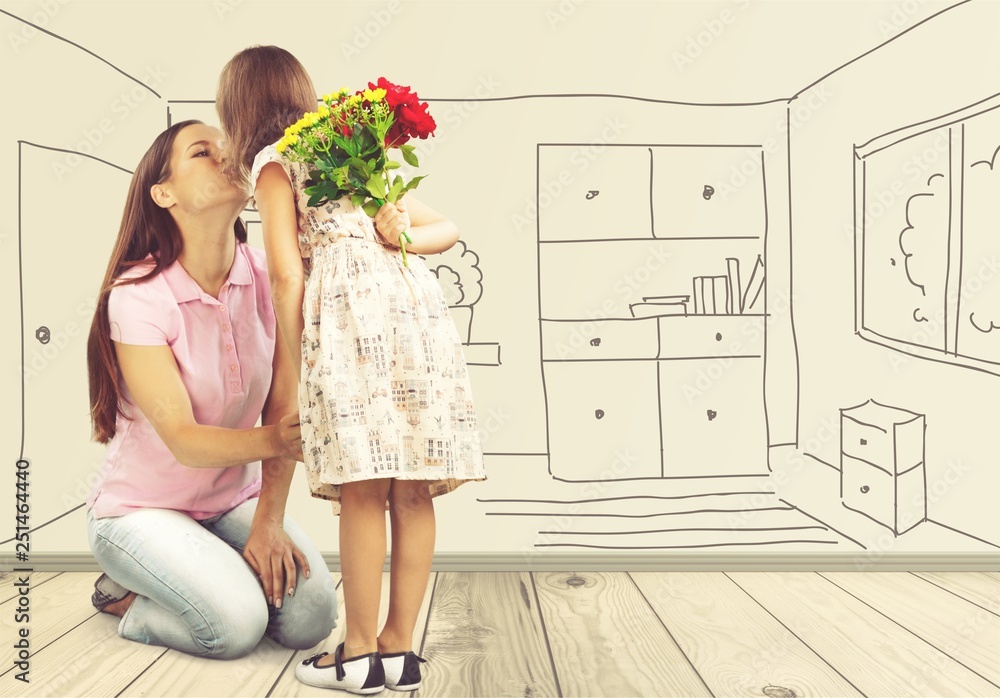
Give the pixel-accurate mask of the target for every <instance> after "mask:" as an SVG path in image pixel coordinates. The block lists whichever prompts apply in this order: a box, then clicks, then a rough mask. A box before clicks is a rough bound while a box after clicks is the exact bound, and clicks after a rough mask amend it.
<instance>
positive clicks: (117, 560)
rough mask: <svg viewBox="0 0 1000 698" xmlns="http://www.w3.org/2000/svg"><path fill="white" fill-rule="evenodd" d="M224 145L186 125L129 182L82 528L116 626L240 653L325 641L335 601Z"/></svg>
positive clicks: (93, 389) (94, 334) (99, 591)
mask: <svg viewBox="0 0 1000 698" xmlns="http://www.w3.org/2000/svg"><path fill="white" fill-rule="evenodd" d="M221 139H222V134H221V133H220V132H219V131H218V129H215V128H212V127H210V126H206V125H205V124H203V123H201V122H198V121H185V122H181V123H178V124H175V125H173V126H171V127H170V128H168V129H167V130H166V131H164V132H163V133H161V134H160V135H159V136H158V137H157V139H156V140H155V141H154V142H153V145H152V146H151V147H150V149H149V150H148V151H147V152H146V154H145V155H144V156H143V158H142V160H141V161H140V162H139V165H138V167H137V168H136V171H135V174H134V175H133V177H132V183H131V186H130V188H129V193H128V198H127V200H126V204H125V213H124V216H123V218H122V224H121V228H120V230H119V233H118V240H117V242H116V244H115V248H114V251H113V253H112V255H111V262H110V264H109V265H108V270H107V273H106V275H105V279H104V285H103V286H102V290H101V295H100V297H99V301H98V306H97V311H96V313H95V316H94V322H93V325H92V327H91V330H90V337H89V340H88V351H87V363H88V368H89V372H90V403H91V418H92V421H93V426H94V436H95V438H96V440H97V441H99V442H101V443H106V444H108V452H107V456H106V458H105V461H104V466H103V472H102V478H101V480H100V481H99V482H98V483H97V484H96V485H95V486H94V489H93V490H92V491H91V492H90V495H89V496H88V498H87V508H88V509H87V511H88V513H87V522H88V535H89V540H90V546H91V549H92V550H93V552H94V555H95V556H96V558H97V561H98V563H99V564H100V566H101V568H102V569H103V570H105V574H102V575H101V577H100V578H99V579H98V580H97V582H96V583H95V587H96V589H95V592H94V597H93V602H94V605H95V607H97V608H98V610H101V611H104V612H107V613H111V614H113V615H116V616H119V617H121V621H120V622H119V626H118V633H119V635H120V636H122V637H124V638H126V639H130V640H135V641H137V642H143V643H146V644H154V645H162V646H166V647H171V648H173V649H177V650H180V651H183V652H188V653H190V654H196V655H202V656H209V657H216V658H235V657H240V656H243V655H245V654H247V653H249V652H250V651H252V650H253V649H254V647H256V645H257V643H258V642H259V641H260V639H261V638H262V636H263V635H264V634H265V633H266V634H267V635H269V636H270V637H272V638H273V639H274V640H276V641H277V642H279V643H281V644H282V645H284V646H286V647H291V648H296V649H304V648H308V647H312V646H314V645H316V644H317V643H318V642H320V641H321V640H323V639H324V638H325V637H327V636H328V635H329V634H330V631H331V630H332V629H333V627H335V625H336V619H337V602H336V593H335V590H334V586H333V582H332V580H331V578H330V574H329V570H328V568H327V566H326V564H325V562H324V561H323V558H322V556H321V555H320V553H319V552H318V550H317V549H316V547H315V546H314V545H313V544H312V543H311V541H310V540H309V539H308V538H307V537H306V535H305V534H304V533H303V532H302V530H301V529H300V528H299V527H298V526H297V525H296V524H295V523H294V522H293V521H292V520H291V519H289V518H287V517H285V514H284V509H285V500H286V498H287V496H288V487H289V484H290V482H291V478H292V474H293V471H294V468H295V462H296V460H301V458H302V454H301V435H300V431H299V426H298V414H297V394H296V390H297V388H296V378H295V368H294V365H293V364H292V363H291V358H290V357H289V356H288V354H287V349H285V347H284V345H283V344H281V343H275V341H274V340H275V318H274V310H273V308H272V305H271V297H270V288H269V284H268V279H267V272H266V261H265V259H264V255H263V253H262V252H261V251H260V250H256V249H253V248H251V247H248V246H247V245H246V229H245V228H244V227H243V223H242V221H240V219H239V213H240V211H241V210H242V208H243V206H244V204H245V202H246V200H247V195H246V193H245V192H242V191H240V190H239V189H238V188H236V187H235V186H233V185H232V184H231V183H230V182H229V181H228V180H227V179H226V178H225V177H224V176H223V175H222V174H221V173H220V172H219V161H220V149H221ZM258 418H260V419H261V424H262V426H260V427H255V426H254V425H255V424H256V423H257V420H258ZM258 461H262V464H261V463H260V462H258ZM241 554H242V558H241ZM296 563H297V564H298V566H299V567H301V573H300V572H299V571H298V570H297V569H296Z"/></svg>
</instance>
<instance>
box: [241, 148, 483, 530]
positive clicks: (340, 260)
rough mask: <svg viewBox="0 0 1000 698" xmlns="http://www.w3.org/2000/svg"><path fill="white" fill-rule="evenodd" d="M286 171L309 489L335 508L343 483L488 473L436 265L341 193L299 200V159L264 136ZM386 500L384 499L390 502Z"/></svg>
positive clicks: (445, 487) (453, 482) (446, 481)
mask: <svg viewBox="0 0 1000 698" xmlns="http://www.w3.org/2000/svg"><path fill="white" fill-rule="evenodd" d="M269 162H277V163H280V164H281V166H282V167H283V168H284V170H285V172H286V173H287V174H288V178H289V180H290V181H291V183H292V189H293V192H294V196H295V203H296V208H297V211H298V223H299V229H298V244H299V252H300V254H301V256H302V258H303V259H302V261H303V265H304V267H305V273H306V281H305V296H304V298H303V303H302V310H303V315H304V318H305V326H304V329H303V332H302V377H301V380H300V382H299V412H300V419H301V424H302V453H303V455H304V457H305V465H306V473H307V476H308V481H309V489H310V491H311V492H312V496H314V497H318V498H321V499H328V500H330V501H332V502H333V509H334V513H335V514H339V513H340V503H339V502H340V485H341V484H343V483H345V482H355V481H358V480H370V479H372V478H386V477H392V478H399V479H404V480H426V481H427V488H428V491H429V493H430V495H431V496H432V497H436V496H438V495H441V494H445V493H447V492H451V491H452V490H454V489H455V488H457V487H458V486H459V485H461V484H462V483H464V482H467V481H469V480H486V479H487V478H486V470H485V467H484V465H483V453H482V446H481V445H480V440H479V429H478V426H477V424H476V412H475V408H474V407H473V402H472V388H471V386H470V383H469V374H468V369H467V368H466V363H465V356H464V354H463V352H462V342H461V339H460V338H459V335H458V330H457V329H456V327H455V324H454V322H453V321H452V319H451V315H450V313H449V311H448V304H447V302H446V301H445V298H444V293H443V291H442V289H441V286H440V285H439V284H438V280H437V277H435V276H434V274H433V273H431V271H430V270H428V268H427V267H426V265H425V264H424V261H423V260H422V259H421V258H420V257H419V256H417V255H415V254H410V255H408V260H409V268H406V267H404V266H403V262H402V257H401V255H400V252H399V249H398V248H396V247H392V246H390V245H388V244H387V243H386V242H385V241H384V240H383V239H382V238H381V237H380V236H379V235H378V234H377V233H376V232H375V224H374V221H373V220H372V218H371V217H370V216H368V215H367V214H366V213H365V212H364V211H363V210H362V209H361V208H356V207H354V206H353V205H352V204H351V200H350V198H349V197H345V198H342V199H340V200H338V201H335V202H330V203H327V204H326V205H324V206H322V207H319V208H310V207H308V206H307V205H306V202H307V201H308V199H309V197H308V196H307V195H305V194H304V193H303V191H302V190H303V188H304V187H305V186H306V184H305V180H306V179H307V178H308V174H307V167H306V166H305V165H302V164H300V163H294V162H291V161H289V160H286V159H285V158H283V157H282V156H281V155H280V154H279V153H278V151H277V150H276V149H275V147H274V146H273V145H270V146H267V147H266V148H264V149H263V150H261V151H260V153H258V154H257V157H256V159H255V160H254V163H253V168H252V170H251V179H250V181H251V182H252V183H253V186H256V182H257V177H258V175H259V174H260V171H261V168H263V167H264V165H265V164H267V163H269ZM387 507H388V504H387Z"/></svg>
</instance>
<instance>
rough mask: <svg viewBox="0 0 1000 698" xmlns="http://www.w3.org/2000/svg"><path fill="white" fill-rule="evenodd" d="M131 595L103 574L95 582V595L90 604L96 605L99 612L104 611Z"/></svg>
mask: <svg viewBox="0 0 1000 698" xmlns="http://www.w3.org/2000/svg"><path fill="white" fill-rule="evenodd" d="M131 593H132V592H130V591H129V590H128V589H126V588H125V587H123V586H122V585H121V584H119V583H118V582H116V581H115V580H113V579H112V578H111V577H109V576H108V575H107V574H105V573H103V572H102V573H101V576H100V577H98V578H97V581H96V582H94V593H93V595H92V596H91V597H90V603H92V604H94V608H96V609H97V610H98V611H103V610H104V607H105V606H107V605H109V604H113V603H116V602H118V601H121V600H122V599H124V598H125V597H126V596H128V595H129V594H131Z"/></svg>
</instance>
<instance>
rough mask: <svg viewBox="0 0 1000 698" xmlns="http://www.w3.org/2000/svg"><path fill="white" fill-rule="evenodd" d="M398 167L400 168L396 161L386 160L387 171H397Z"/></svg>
mask: <svg viewBox="0 0 1000 698" xmlns="http://www.w3.org/2000/svg"><path fill="white" fill-rule="evenodd" d="M397 167H399V163H398V162H396V161H395V160H386V162H385V169H387V170H395V169H396V168H397Z"/></svg>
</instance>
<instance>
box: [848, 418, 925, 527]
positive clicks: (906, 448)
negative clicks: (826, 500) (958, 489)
mask: <svg viewBox="0 0 1000 698" xmlns="http://www.w3.org/2000/svg"><path fill="white" fill-rule="evenodd" d="M925 430H926V422H925V418H924V415H922V414H917V413H916V412H911V411H909V410H904V409H901V408H899V407H890V406H889V405H882V404H880V403H878V402H875V401H874V400H868V401H867V402H865V403H862V404H860V405H857V406H855V407H849V408H846V409H842V410H840V451H841V452H840V498H841V501H842V503H843V505H844V506H845V507H847V508H848V509H851V510H852V511H857V512H859V513H861V514H864V515H865V516H867V517H868V518H870V519H872V520H873V521H876V522H878V523H880V524H882V525H883V526H886V527H887V528H889V529H891V530H892V532H893V533H894V534H896V535H899V534H900V533H905V532H906V531H908V530H910V529H911V528H913V527H914V526H916V525H917V524H918V523H920V522H921V521H924V520H926V519H927V497H926V492H927V480H926V472H927V471H926V466H925V463H924V431H925Z"/></svg>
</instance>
